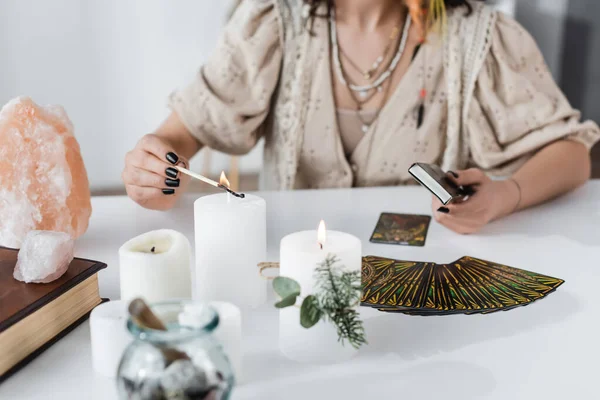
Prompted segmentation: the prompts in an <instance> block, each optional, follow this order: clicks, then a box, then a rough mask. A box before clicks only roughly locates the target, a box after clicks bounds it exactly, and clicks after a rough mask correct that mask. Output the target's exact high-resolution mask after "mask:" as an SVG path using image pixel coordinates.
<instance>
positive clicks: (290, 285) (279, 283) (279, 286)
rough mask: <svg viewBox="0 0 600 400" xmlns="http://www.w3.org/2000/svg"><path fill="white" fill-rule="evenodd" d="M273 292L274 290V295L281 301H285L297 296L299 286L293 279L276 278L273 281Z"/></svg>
mask: <svg viewBox="0 0 600 400" xmlns="http://www.w3.org/2000/svg"><path fill="white" fill-rule="evenodd" d="M273 290H275V293H277V294H278V295H279V297H281V298H282V299H285V298H286V297H289V296H291V295H295V296H299V295H300V284H299V283H298V282H296V281H295V280H293V279H290V278H286V277H284V276H278V277H277V278H275V279H273Z"/></svg>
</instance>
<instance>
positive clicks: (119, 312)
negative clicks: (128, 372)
mask: <svg viewBox="0 0 600 400" xmlns="http://www.w3.org/2000/svg"><path fill="white" fill-rule="evenodd" d="M127 316H128V314H127V304H126V303H125V302H123V301H109V302H108V303H104V304H100V305H99V306H98V307H96V308H94V310H93V311H92V314H91V315H90V334H91V342H92V364H93V366H94V370H95V371H96V372H97V373H99V374H100V375H103V376H106V377H109V378H114V377H115V376H116V375H117V368H118V367H119V362H120V361H121V356H122V355H123V352H124V351H125V348H127V346H128V345H129V343H131V341H132V340H133V337H132V336H131V335H130V334H129V331H128V330H127V327H126V323H127Z"/></svg>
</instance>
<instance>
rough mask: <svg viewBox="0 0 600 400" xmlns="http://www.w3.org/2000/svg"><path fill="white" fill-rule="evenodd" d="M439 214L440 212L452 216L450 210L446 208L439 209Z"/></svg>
mask: <svg viewBox="0 0 600 400" xmlns="http://www.w3.org/2000/svg"><path fill="white" fill-rule="evenodd" d="M438 212H440V213H442V214H450V210H449V209H447V208H446V207H440V208H438Z"/></svg>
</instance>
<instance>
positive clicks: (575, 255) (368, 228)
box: [0, 182, 600, 400]
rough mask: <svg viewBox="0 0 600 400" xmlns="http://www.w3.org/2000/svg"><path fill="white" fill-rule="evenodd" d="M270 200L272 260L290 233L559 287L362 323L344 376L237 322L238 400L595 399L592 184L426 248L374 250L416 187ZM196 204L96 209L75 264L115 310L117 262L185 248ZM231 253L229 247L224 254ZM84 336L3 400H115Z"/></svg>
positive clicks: (5, 389) (597, 203) (258, 325)
mask: <svg viewBox="0 0 600 400" xmlns="http://www.w3.org/2000/svg"><path fill="white" fill-rule="evenodd" d="M260 195H261V196H263V197H264V198H265V199H266V200H267V204H268V210H269V212H268V219H269V222H268V224H269V253H270V259H271V260H276V259H277V257H278V245H279V240H280V239H281V238H282V237H283V236H284V235H285V234H287V233H290V232H293V231H297V230H301V229H316V227H317V224H318V221H319V220H320V219H321V218H324V219H325V221H326V222H327V226H328V228H329V229H336V230H341V231H346V232H349V233H352V234H354V235H356V236H358V237H359V238H361V239H362V240H363V246H364V253H365V255H366V254H374V255H381V256H388V257H394V258H399V259H408V260H426V261H436V262H448V261H452V260H454V259H457V258H459V257H461V256H464V255H470V256H475V257H480V258H484V259H490V260H494V261H498V262H502V263H505V264H508V265H512V266H516V267H521V268H525V269H529V270H533V271H536V272H540V273H544V274H548V275H553V276H557V277H561V278H563V279H565V280H566V284H565V285H563V286H562V287H561V288H560V289H559V290H558V291H557V292H556V293H553V294H552V295H550V296H549V297H548V298H547V299H544V300H542V301H539V302H537V303H535V304H533V305H531V306H528V307H522V308H518V309H515V310H512V311H510V312H504V313H502V312H501V313H496V314H492V315H488V316H484V315H479V316H449V317H437V318H436V317H429V318H427V317H409V316H401V315H382V314H377V315H376V316H373V314H372V313H368V314H365V318H366V319H365V326H366V329H367V335H368V339H369V342H370V345H369V346H367V347H365V348H364V349H363V350H361V352H360V354H359V356H358V357H357V358H355V359H354V360H352V361H350V362H347V363H345V364H341V365H334V366H314V365H302V364H296V363H294V362H291V361H289V360H287V359H285V358H284V357H283V356H282V355H281V354H280V353H279V351H278V349H277V312H276V311H275V310H274V309H273V308H272V306H271V305H270V304H269V305H265V306H264V307H262V308H261V309H259V310H257V311H256V312H254V313H252V314H249V315H246V316H245V326H244V329H245V338H244V340H245V341H244V346H245V348H246V355H245V359H244V370H245V380H246V383H245V384H244V385H242V386H240V387H238V388H237V389H236V391H235V393H234V399H237V400H240V399H307V398H311V399H341V398H344V399H364V398H383V397H384V396H385V398H390V399H391V398H394V399H395V398H400V399H411V398H413V399H433V398H444V399H448V400H453V399H461V400H464V399H478V400H479V399H494V400H501V399H502V400H503V399H591V398H598V397H597V396H600V395H598V388H597V386H598V371H599V366H598V362H599V360H600V340H599V339H598V337H599V332H600V290H599V288H600V287H599V285H598V282H599V281H600V238H599V237H598V233H599V232H600V182H596V183H590V184H588V185H586V186H585V187H584V188H582V189H580V190H578V191H576V192H574V193H572V194H570V195H568V196H566V197H563V198H560V199H558V200H556V201H554V202H552V203H549V204H546V205H543V206H540V207H538V208H535V209H533V210H529V211H525V212H522V213H519V214H517V215H513V216H511V217H509V218H506V219H505V220H502V221H500V222H497V223H494V224H491V225H490V226H489V227H487V228H486V229H485V231H484V232H482V233H481V234H478V235H473V236H460V235H457V234H454V233H452V232H450V231H448V230H446V229H445V228H443V227H442V226H440V225H438V224H437V223H435V222H433V223H432V226H431V228H430V231H429V235H428V237H427V243H426V246H425V247H423V248H417V247H399V246H390V245H375V244H371V243H369V237H370V234H371V232H372V230H373V228H374V225H375V223H376V221H377V218H378V216H379V213H380V212H382V211H391V212H401V213H402V212H404V213H424V214H429V213H430V209H429V204H430V196H429V195H428V194H427V193H426V192H425V190H423V189H422V188H418V187H409V188H382V189H359V190H337V191H336V190H333V191H302V192H288V193H261V194H260ZM193 200H194V199H193V197H187V198H185V199H184V201H182V204H180V205H179V206H178V208H177V209H175V210H173V211H170V212H166V213H161V212H153V211H148V210H144V209H142V208H140V207H138V206H137V205H135V204H134V203H133V202H132V201H130V200H129V199H127V198H125V197H104V198H94V199H93V201H92V204H93V208H94V212H93V215H92V220H91V224H90V229H89V231H88V232H87V233H86V235H85V236H84V237H83V238H82V239H81V240H80V241H79V242H78V250H77V256H79V257H85V258H91V259H98V260H102V261H105V262H106V263H108V264H109V267H108V268H107V269H106V270H104V271H102V272H101V273H100V291H101V294H102V296H104V297H109V298H112V299H116V298H118V295H119V282H118V276H119V274H118V268H119V266H118V261H117V260H118V259H117V249H118V248H119V246H120V245H121V244H122V243H123V242H125V241H126V240H127V239H129V238H131V237H133V236H135V235H138V234H140V233H143V232H146V231H149V230H152V229H157V228H173V229H177V230H179V231H182V232H184V233H185V234H187V235H188V237H189V238H190V240H191V241H193V218H192V215H193V208H192V203H193ZM232 245H233V244H232ZM89 335H90V333H89V323H84V324H83V325H82V326H80V327H79V328H77V329H76V330H75V331H73V332H72V333H70V334H69V335H67V336H66V337H65V338H64V339H62V340H60V341H59V342H58V343H57V344H55V345H54V346H52V347H51V348H50V349H48V350H47V351H46V352H45V353H44V354H42V355H41V356H40V357H38V358H37V359H36V360H34V361H33V362H32V363H31V364H29V365H28V366H27V367H25V368H24V369H23V370H21V371H20V372H18V373H17V374H16V375H14V376H13V377H11V378H10V379H8V380H7V381H6V382H5V383H3V384H2V385H0V399H7V400H8V399H47V398H52V399H54V398H56V399H59V398H60V399H112V398H116V394H115V393H116V391H115V388H114V382H113V381H111V380H107V379H104V378H101V377H98V376H96V375H94V373H93V371H92V365H91V359H90V344H89Z"/></svg>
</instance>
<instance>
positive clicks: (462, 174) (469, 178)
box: [450, 168, 489, 186]
mask: <svg viewBox="0 0 600 400" xmlns="http://www.w3.org/2000/svg"><path fill="white" fill-rule="evenodd" d="M450 175H451V178H452V180H453V181H454V182H456V184H457V185H459V186H469V185H477V184H481V183H483V182H485V181H486V180H487V179H489V178H488V177H487V175H486V174H484V173H483V171H481V170H480V169H477V168H470V169H465V170H462V171H458V172H455V173H453V172H451V173H450Z"/></svg>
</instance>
